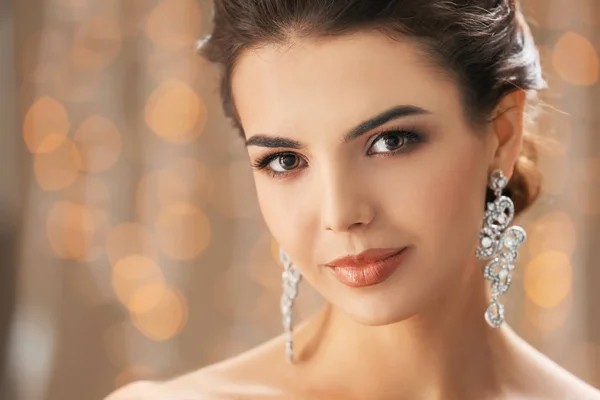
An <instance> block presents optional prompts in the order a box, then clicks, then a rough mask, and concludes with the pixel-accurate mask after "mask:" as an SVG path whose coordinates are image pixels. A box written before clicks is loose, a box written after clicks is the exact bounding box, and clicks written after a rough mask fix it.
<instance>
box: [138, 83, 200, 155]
mask: <svg viewBox="0 0 600 400" xmlns="http://www.w3.org/2000/svg"><path fill="white" fill-rule="evenodd" d="M144 115H145V120H146V123H147V124H148V126H149V127H150V129H152V131H153V132H154V133H156V134H157V135H158V136H160V137H161V138H162V139H164V140H166V141H168V142H172V143H178V144H182V143H189V142H191V141H193V140H195V139H196V138H197V137H198V136H200V134H201V133H202V132H203V130H204V128H205V125H206V118H207V110H206V106H205V105H204V102H203V101H202V99H201V98H200V97H199V96H198V95H197V94H196V92H194V91H193V90H192V88H190V86H189V85H188V84H187V83H184V82H182V81H179V80H175V79H169V80H167V81H166V82H164V83H162V84H161V85H160V86H159V87H158V88H157V89H156V90H155V91H154V92H153V93H152V94H151V95H150V98H149V99H148V101H147V102H146V107H145V113H144Z"/></svg>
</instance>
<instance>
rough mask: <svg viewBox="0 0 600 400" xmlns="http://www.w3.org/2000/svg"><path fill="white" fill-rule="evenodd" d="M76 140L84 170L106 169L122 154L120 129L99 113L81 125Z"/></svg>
mask: <svg viewBox="0 0 600 400" xmlns="http://www.w3.org/2000/svg"><path fill="white" fill-rule="evenodd" d="M74 141H75V144H76V145H77V149H78V150H79V154H80V156H81V167H82V169H83V170H84V171H88V172H102V171H106V170H107V169H108V168H110V167H111V166H112V165H113V164H114V163H115V162H116V161H117V159H118V158H119V155H120V154H121V146H122V143H121V135H120V133H119V130H118V129H117V127H116V126H115V124H114V123H113V122H112V121H110V120H108V119H107V118H104V117H102V116H99V115H92V116H90V117H88V118H86V119H85V120H84V121H83V122H82V123H81V124H80V125H79V127H78V128H77V131H76V132H75V138H74Z"/></svg>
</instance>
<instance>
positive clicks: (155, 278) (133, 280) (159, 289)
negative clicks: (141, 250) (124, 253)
mask: <svg viewBox="0 0 600 400" xmlns="http://www.w3.org/2000/svg"><path fill="white" fill-rule="evenodd" d="M111 281H112V286H113V290H114V292H115V294H116V296H117V299H119V301H120V302H121V304H123V305H124V306H125V307H127V308H128V309H129V310H130V311H134V312H135V311H147V310H149V309H151V308H152V307H154V306H155V305H156V304H157V303H158V302H159V301H160V299H161V297H162V296H163V294H164V292H165V277H164V275H163V273H162V271H161V269H160V267H159V266H158V265H157V264H156V263H155V262H154V260H152V259H151V258H149V257H146V256H142V255H136V254H134V255H131V256H128V257H125V258H123V259H121V260H119V261H117V263H115V265H114V266H113V269H112V275H111ZM146 286H150V287H152V288H153V292H152V293H149V292H148V291H145V292H143V293H142V294H140V293H139V292H138V291H139V290H140V289H142V288H144V287H146ZM144 290H145V289H144ZM148 294H152V295H153V296H152V297H149V296H148Z"/></svg>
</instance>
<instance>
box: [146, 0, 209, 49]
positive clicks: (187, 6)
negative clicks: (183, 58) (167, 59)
mask: <svg viewBox="0 0 600 400" xmlns="http://www.w3.org/2000/svg"><path fill="white" fill-rule="evenodd" d="M201 17H202V14H201V9H200V5H199V4H198V2H196V1H193V0H163V1H161V2H160V3H159V4H158V5H157V6H156V8H155V9H154V10H153V11H152V12H151V13H150V16H149V17H148V20H147V22H146V34H147V35H148V37H149V38H150V40H152V42H153V43H154V44H155V45H156V46H158V47H160V48H161V49H163V50H167V51H176V50H179V49H181V48H184V47H185V48H188V49H190V50H191V49H193V46H194V43H195V41H196V40H197V38H198V37H199V36H200V32H201V28H202V25H201V23H202V18H201Z"/></svg>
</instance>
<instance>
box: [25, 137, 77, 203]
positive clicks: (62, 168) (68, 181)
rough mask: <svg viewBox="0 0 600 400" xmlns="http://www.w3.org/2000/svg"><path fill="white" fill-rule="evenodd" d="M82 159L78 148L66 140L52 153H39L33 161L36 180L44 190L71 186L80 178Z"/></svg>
mask: <svg viewBox="0 0 600 400" xmlns="http://www.w3.org/2000/svg"><path fill="white" fill-rule="evenodd" d="M80 167H81V157H80V155H79V152H78V151H77V148H76V147H75V145H74V144H73V142H71V141H70V140H68V139H65V140H64V141H63V142H62V143H61V144H60V145H59V146H58V147H57V148H56V149H55V150H54V151H52V152H51V153H37V154H36V155H35V158H34V161H33V171H34V173H35V178H36V180H37V182H38V184H39V185H40V187H41V188H42V189H44V190H48V191H54V190H61V189H65V188H67V187H69V186H71V185H72V184H73V183H74V182H75V181H76V180H77V178H78V176H79V169H80Z"/></svg>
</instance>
